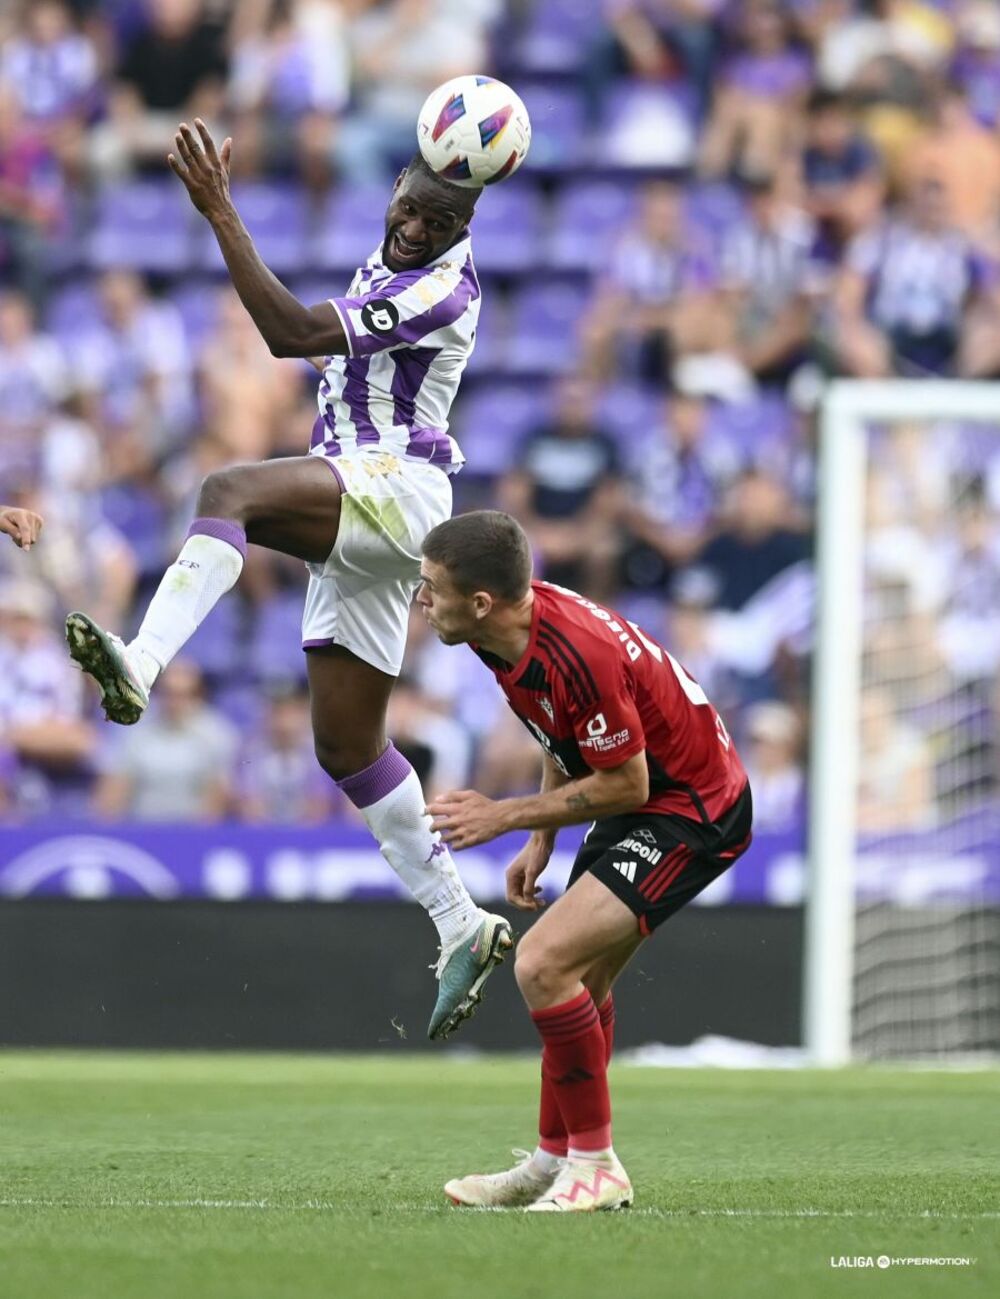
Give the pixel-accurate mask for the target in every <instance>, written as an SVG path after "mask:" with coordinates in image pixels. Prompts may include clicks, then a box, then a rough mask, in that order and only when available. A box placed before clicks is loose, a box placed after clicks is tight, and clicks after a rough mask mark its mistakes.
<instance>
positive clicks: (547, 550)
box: [498, 378, 621, 598]
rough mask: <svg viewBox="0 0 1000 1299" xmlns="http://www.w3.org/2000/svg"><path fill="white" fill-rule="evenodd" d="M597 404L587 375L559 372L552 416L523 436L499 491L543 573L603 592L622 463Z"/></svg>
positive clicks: (609, 567) (614, 542)
mask: <svg viewBox="0 0 1000 1299" xmlns="http://www.w3.org/2000/svg"><path fill="white" fill-rule="evenodd" d="M594 408H595V397H594V391H593V388H592V387H591V385H590V384H589V383H587V382H585V381H584V380H582V379H579V378H568V379H564V380H562V382H561V383H560V384H559V386H558V388H557V389H556V394H555V406H554V412H553V418H552V419H551V420H550V421H549V422H547V423H545V424H543V425H542V426H541V427H540V428H536V429H533V430H532V431H531V432H530V433H529V434H528V435H527V437H526V438H525V439H524V441H523V442H522V443H521V445H520V447H519V448H518V451H517V454H516V456H515V464H516V466H517V467H516V468H515V469H513V470H511V471H510V472H509V473H508V474H507V475H506V476H505V477H504V478H503V480H502V481H501V483H500V487H499V492H498V496H499V500H500V504H501V508H502V509H505V510H507V511H508V512H509V513H511V514H513V515H515V517H516V518H518V519H519V520H520V522H521V523H522V524H523V525H524V527H525V528H527V529H528V531H529V532H530V533H531V538H532V542H533V543H534V546H535V548H536V554H537V558H538V561H539V563H538V567H539V572H540V574H541V576H543V577H544V578H545V579H546V581H550V582H557V583H559V584H560V585H561V586H570V587H573V588H574V589H579V590H582V591H586V592H587V593H588V594H590V595H593V596H595V597H596V598H600V597H601V596H604V597H607V596H608V595H609V593H610V584H611V579H612V575H613V565H614V560H615V557H616V552H617V539H616V536H615V530H614V522H615V519H616V516H617V514H618V512H619V505H620V494H619V475H620V471H621V466H620V464H619V458H618V449H617V447H616V445H615V442H614V440H613V439H612V438H611V437H610V436H609V435H608V434H607V433H605V432H604V431H603V430H602V429H601V428H600V427H598V425H597V424H596V423H595V418H594Z"/></svg>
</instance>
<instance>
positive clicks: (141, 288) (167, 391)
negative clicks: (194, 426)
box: [73, 270, 193, 472]
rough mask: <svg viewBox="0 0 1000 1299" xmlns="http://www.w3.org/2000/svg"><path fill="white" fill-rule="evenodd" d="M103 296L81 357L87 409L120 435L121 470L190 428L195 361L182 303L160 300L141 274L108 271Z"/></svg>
mask: <svg viewBox="0 0 1000 1299" xmlns="http://www.w3.org/2000/svg"><path fill="white" fill-rule="evenodd" d="M100 294H101V308H102V317H101V320H100V322H99V323H98V324H97V325H96V326H92V327H90V328H88V329H86V330H85V331H83V332H82V333H81V335H80V339H79V343H78V346H77V350H76V354H75V356H74V358H73V361H74V365H75V371H76V378H77V382H78V384H79V387H80V389H81V392H82V395H83V398H84V409H85V411H86V413H87V415H88V417H89V419H90V421H91V423H92V424H93V425H94V427H95V428H96V429H98V430H99V432H100V433H101V434H102V435H103V436H104V437H106V438H108V439H111V440H113V442H114V445H115V455H114V461H115V468H116V469H118V470H119V472H121V471H122V470H126V471H127V470H129V469H130V468H131V467H132V466H133V465H138V466H141V465H143V464H146V463H148V462H149V460H150V459H151V458H154V457H155V456H156V455H157V454H158V453H160V454H162V452H163V451H164V450H165V449H167V448H169V447H171V446H172V445H173V444H174V443H176V442H177V441H178V440H179V439H181V438H182V437H183V436H184V435H185V434H186V433H187V431H188V428H189V425H190V422H191V419H192V414H193V410H192V390H191V375H190V366H191V361H190V357H189V354H188V348H187V342H186V339H185V336H184V327H183V325H182V323H181V318H180V315H179V313H178V311H177V308H176V307H175V306H174V305H173V304H172V303H170V302H167V301H164V300H155V299H153V298H152V297H151V296H150V294H149V292H148V290H147V289H146V287H145V285H144V284H143V282H142V280H141V279H140V277H139V276H138V275H136V274H135V272H133V271H125V270H118V271H109V272H107V274H105V275H104V276H103V277H102V279H101V281H100Z"/></svg>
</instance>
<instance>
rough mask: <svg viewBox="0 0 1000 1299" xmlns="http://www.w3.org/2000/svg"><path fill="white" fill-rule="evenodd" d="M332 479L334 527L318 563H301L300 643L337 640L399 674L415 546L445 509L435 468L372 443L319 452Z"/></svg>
mask: <svg viewBox="0 0 1000 1299" xmlns="http://www.w3.org/2000/svg"><path fill="white" fill-rule="evenodd" d="M323 458H324V459H325V460H326V462H327V464H328V465H329V466H330V468H331V469H332V470H333V471H334V473H335V474H336V475H337V478H338V479H339V480H340V485H341V489H342V497H341V502H340V527H339V528H338V530H337V540H336V542H335V544H334V547H333V550H332V551H331V552H330V556H329V558H328V559H327V561H326V563H325V564H307V565H306V567H307V568H308V570H309V588H308V590H307V592H306V607H305V610H304V612H303V614H302V648H303V649H311V648H315V647H317V646H321V645H343V646H344V647H345V648H346V649H349V650H350V651H351V653H352V654H356V655H357V656H358V658H359V659H363V660H364V662H366V663H370V664H371V665H372V667H376V668H378V669H379V671H381V672H386V673H388V674H389V676H393V677H396V676H399V673H400V669H401V668H402V666H403V651H404V650H405V648H406V631H407V622H408V620H409V614H410V605H411V604H412V602H413V595H414V592H415V591H416V588H417V584H418V583H419V581H420V546H421V543H422V541H423V539H424V537H426V536H427V534H428V532H430V530H431V528H433V527H436V526H437V524H439V523H443V522H444V520H445V519H447V518H448V517H449V516H450V515H451V481H450V480H449V478H448V475H447V474H446V473H445V472H444V470H443V469H439V468H438V467H437V465H430V464H427V463H424V462H421V461H419V460H405V459H403V457H402V456H396V455H392V454H391V453H389V452H386V451H379V450H377V449H376V448H371V449H367V448H362V449H361V450H358V451H349V452H346V453H345V454H344V455H340V456H336V457H323Z"/></svg>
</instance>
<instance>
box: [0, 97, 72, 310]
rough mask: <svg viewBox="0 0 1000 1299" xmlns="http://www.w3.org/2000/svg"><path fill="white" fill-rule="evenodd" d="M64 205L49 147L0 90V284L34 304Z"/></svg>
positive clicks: (45, 282) (45, 280) (42, 285)
mask: <svg viewBox="0 0 1000 1299" xmlns="http://www.w3.org/2000/svg"><path fill="white" fill-rule="evenodd" d="M65 205H66V196H65V190H64V184H63V176H62V171H61V169H60V167H59V164H58V161H57V159H56V156H55V154H54V152H53V150H52V147H51V146H50V145H49V144H48V143H47V142H46V140H45V137H44V135H43V133H42V132H41V131H39V129H38V128H37V127H36V126H33V125H32V124H31V123H29V122H27V121H26V120H25V118H24V115H23V114H22V112H21V109H20V108H19V106H18V104H17V101H16V99H15V97H14V95H13V93H12V92H11V91H10V90H9V89H7V88H5V87H3V86H2V85H0V283H7V284H12V285H15V286H16V287H17V288H19V289H21V290H22V291H23V292H24V293H26V294H27V295H28V296H29V297H30V298H31V300H32V301H33V302H35V303H40V302H41V301H42V300H43V298H44V296H45V292H46V289H47V287H48V276H49V266H48V258H47V244H48V241H49V239H50V237H51V236H52V235H53V234H54V233H55V232H56V231H57V230H58V229H59V228H60V226H61V223H62V221H63V219H64V216H65Z"/></svg>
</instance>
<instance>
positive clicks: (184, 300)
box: [170, 280, 225, 348]
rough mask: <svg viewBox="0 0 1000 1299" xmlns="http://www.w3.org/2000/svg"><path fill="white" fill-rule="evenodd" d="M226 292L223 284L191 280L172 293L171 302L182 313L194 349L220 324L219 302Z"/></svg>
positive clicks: (185, 330)
mask: <svg viewBox="0 0 1000 1299" xmlns="http://www.w3.org/2000/svg"><path fill="white" fill-rule="evenodd" d="M224 292H225V287H224V285H223V284H222V283H219V282H214V281H211V280H209V281H205V280H189V281H187V282H186V283H184V284H181V285H180V286H179V287H177V288H176V289H174V291H173V292H172V293H171V295H170V301H171V302H172V303H173V304H174V306H175V307H176V308H177V310H178V312H179V313H180V317H181V323H182V324H183V325H184V334H185V337H186V338H187V341H188V344H189V345H190V346H191V347H192V348H197V347H199V346H200V345H201V344H202V343H203V342H204V341H205V339H206V338H207V337H208V335H209V334H210V333H211V332H212V330H213V329H214V328H215V326H216V324H217V323H218V319H219V300H220V298H221V296H222V294H223V293H224Z"/></svg>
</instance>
